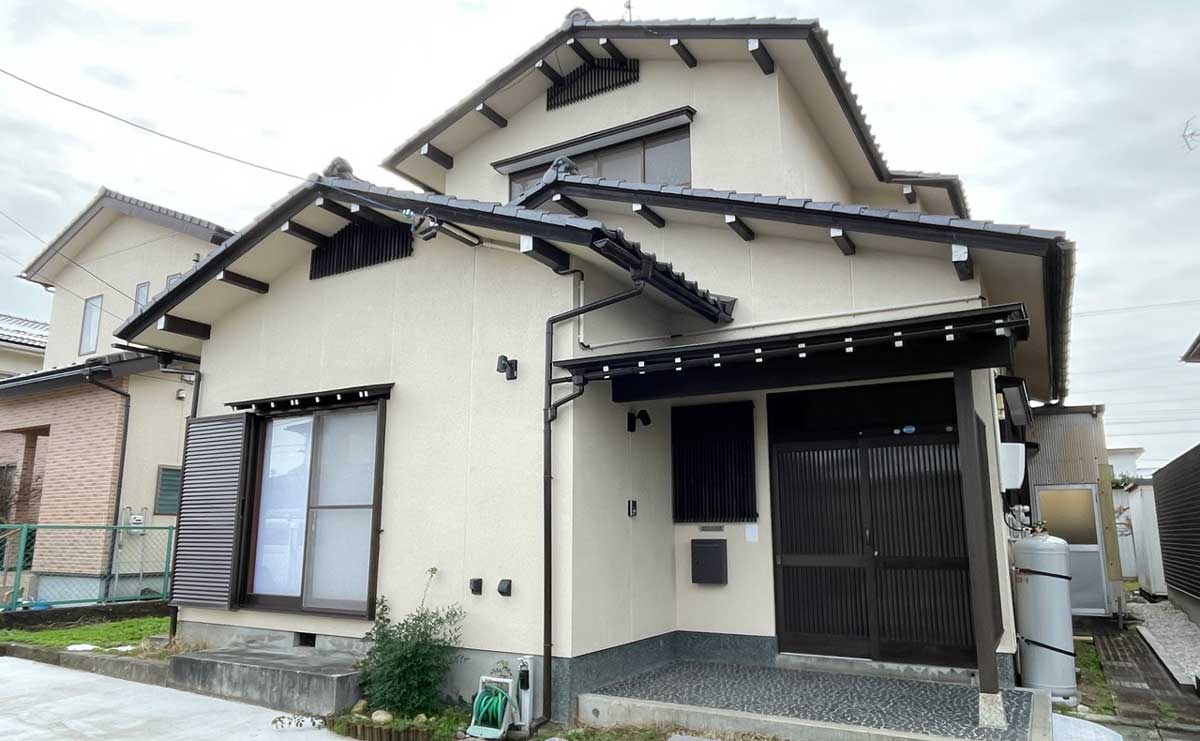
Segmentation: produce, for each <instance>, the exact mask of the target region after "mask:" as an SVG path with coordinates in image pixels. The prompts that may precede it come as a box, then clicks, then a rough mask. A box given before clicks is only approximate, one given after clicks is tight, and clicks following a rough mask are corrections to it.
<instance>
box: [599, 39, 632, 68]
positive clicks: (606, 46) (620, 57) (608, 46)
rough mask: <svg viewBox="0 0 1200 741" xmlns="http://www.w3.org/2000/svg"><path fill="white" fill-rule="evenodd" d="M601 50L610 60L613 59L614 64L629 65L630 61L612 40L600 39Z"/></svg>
mask: <svg viewBox="0 0 1200 741" xmlns="http://www.w3.org/2000/svg"><path fill="white" fill-rule="evenodd" d="M600 48H601V49H603V50H604V53H605V54H607V55H608V57H609V59H612V60H613V61H614V62H617V63H618V64H629V59H628V58H626V56H625V55H624V54H622V53H621V50H620V49H618V48H617V45H616V44H614V43H613V40H612V39H607V38H602V39H600Z"/></svg>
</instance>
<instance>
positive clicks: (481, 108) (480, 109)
mask: <svg viewBox="0 0 1200 741" xmlns="http://www.w3.org/2000/svg"><path fill="white" fill-rule="evenodd" d="M475 112H476V113H478V114H479V115H481V116H483V117H484V118H486V119H487V120H489V121H491V122H492V123H493V124H495V125H496V128H498V129H503V128H504V127H505V126H508V119H507V118H505V117H504V116H501V115H500V114H499V113H496V111H495V110H493V109H492V107H491V106H489V105H488V104H487V103H480V104H479V105H477V106H475Z"/></svg>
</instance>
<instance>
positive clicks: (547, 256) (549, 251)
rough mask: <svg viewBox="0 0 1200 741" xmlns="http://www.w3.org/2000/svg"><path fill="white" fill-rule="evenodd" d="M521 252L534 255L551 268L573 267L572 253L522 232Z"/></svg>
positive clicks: (560, 269) (564, 268) (533, 256)
mask: <svg viewBox="0 0 1200 741" xmlns="http://www.w3.org/2000/svg"><path fill="white" fill-rule="evenodd" d="M521 254H522V255H526V256H528V257H532V258H533V259H534V260H537V261H538V262H540V263H541V264H543V265H545V266H546V267H548V268H550V269H551V270H556V271H562V270H569V269H570V268H571V256H570V255H568V254H567V253H566V252H565V251H564V250H561V249H559V248H558V247H555V246H554V245H552V244H550V243H549V242H547V241H546V240H544V239H541V238H539V237H531V236H529V235H528V234H522V235H521Z"/></svg>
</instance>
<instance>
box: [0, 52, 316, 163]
mask: <svg viewBox="0 0 1200 741" xmlns="http://www.w3.org/2000/svg"><path fill="white" fill-rule="evenodd" d="M0 74H3V75H6V76H8V77H11V78H12V79H14V80H16V81H17V82H20V83H22V84H25V85H28V86H29V87H31V88H33V89H34V90H38V91H41V92H43V93H45V94H46V95H50V96H53V97H55V98H58V99H59V100H62V101H65V102H67V103H70V104H71V105H76V106H79V107H80V108H85V109H87V110H89V111H91V112H92V113H98V114H100V115H101V116H105V117H107V118H111V119H113V120H114V121H119V122H120V123H123V124H125V125H127V126H132V127H134V128H135V129H139V130H141V131H144V132H146V133H147V134H152V135H154V136H158V137H162V138H163V139H166V140H167V141H172V142H175V143H176V144H182V145H183V146H185V147H191V148H192V149H196V150H199V151H201V152H204V153H206V154H211V155H213V156H215V157H220V158H222V159H226V160H229V161H231V162H237V163H238V164H240V165H246V166H247V167H253V168H255V169H257V170H263V171H264V172H271V173H274V174H276V175H282V176H284V177H288V178H293V179H295V180H307V178H304V177H301V176H299V175H296V174H294V173H290V172H286V171H284V170H277V169H275V168H274V167H267V166H266V165H260V164H257V163H255V162H251V161H250V160H244V159H242V158H241V157H234V156H233V155H230V154H224V153H222V152H218V151H217V150H215V149H209V148H208V147H205V146H201V145H199V144H193V143H192V142H189V141H187V140H184V139H180V138H179V137H176V136H171V135H170V134H164V133H163V132H161V131H156V130H154V129H152V128H150V127H149V126H143V125H142V124H140V123H136V122H134V121H130V120H129V119H127V118H122V117H121V116H118V115H116V114H115V113H109V112H108V111H106V110H104V109H102V108H97V107H96V106H93V105H88V104H87V103H84V102H82V101H79V100H75V99H74V98H72V97H69V96H67V95H63V94H62V93H56V92H54V91H53V90H51V89H49V88H45V87H42V86H41V85H38V84H37V83H35V82H32V81H30V80H26V79H25V78H24V77H21V76H20V75H15V74H13V73H12V72H9V71H8V70H6V69H4V68H2V67H0Z"/></svg>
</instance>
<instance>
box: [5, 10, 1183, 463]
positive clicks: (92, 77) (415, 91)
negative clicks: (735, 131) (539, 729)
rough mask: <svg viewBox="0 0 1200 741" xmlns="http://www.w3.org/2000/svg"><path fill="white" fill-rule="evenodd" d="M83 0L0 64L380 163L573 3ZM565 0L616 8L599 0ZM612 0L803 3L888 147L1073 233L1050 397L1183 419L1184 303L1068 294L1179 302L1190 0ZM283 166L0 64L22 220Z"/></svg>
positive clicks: (265, 148) (173, 119) (25, 248)
mask: <svg viewBox="0 0 1200 741" xmlns="http://www.w3.org/2000/svg"><path fill="white" fill-rule="evenodd" d="M101 5H102V4H101V3H98V2H87V3H79V4H74V3H70V2H57V1H55V0H29V1H26V2H22V1H20V0H17V1H15V2H14V1H11V0H10V1H9V2H5V3H3V5H0V67H4V68H6V69H8V70H10V71H12V72H14V73H16V74H19V75H22V76H24V77H27V78H30V79H32V80H34V81H35V82H38V83H40V84H42V85H45V86H47V87H49V88H52V89H55V90H58V91H60V92H64V93H66V94H69V95H72V96H73V97H77V98H80V99H82V100H85V101H87V102H89V103H92V104H93V105H96V106H99V107H101V108H104V109H107V110H110V111H113V112H115V113H118V114H120V115H123V116H125V117H128V118H132V119H134V120H136V121H139V122H141V123H143V124H145V125H148V126H151V127H154V128H157V129H159V130H161V131H164V132H167V133H171V134H173V135H175V136H178V137H182V138H186V139H189V140H192V141H195V142H197V143H201V144H204V145H206V146H208V147H211V148H214V149H218V150H221V151H224V152H228V153H230V154H234V155H239V156H242V157H244V158H247V159H251V160H254V161H257V162H261V163H263V164H267V165H270V166H273V167H276V168H278V169H281V170H286V171H289V172H296V173H300V174H307V173H310V172H313V171H315V170H320V169H322V168H323V167H324V166H325V164H326V163H328V161H329V160H330V159H331V158H332V157H334V156H335V155H341V156H343V157H346V158H347V159H348V160H349V161H350V162H351V163H352V164H353V165H354V166H355V169H356V173H357V174H359V175H361V176H363V177H366V178H368V179H371V180H374V181H376V182H379V183H383V184H399V185H403V184H402V183H400V181H398V180H397V179H396V178H394V177H391V176H389V175H387V174H386V173H385V172H384V171H383V170H381V169H379V168H378V167H377V163H378V162H379V161H380V160H381V159H382V158H383V157H384V155H385V154H387V153H388V152H390V151H391V149H392V148H394V147H395V146H396V145H397V144H399V143H400V142H401V141H402V140H403V139H405V138H407V136H408V135H410V134H411V133H412V132H414V131H415V130H416V129H417V128H419V127H420V126H422V125H424V124H425V123H428V122H429V121H430V120H431V119H433V118H434V117H435V116H436V115H437V114H439V113H440V112H442V111H443V110H445V109H446V108H448V107H450V106H451V105H452V104H454V103H456V102H457V101H458V100H459V99H460V98H462V97H463V96H465V95H466V94H467V93H468V92H469V91H471V90H472V89H474V88H475V87H476V86H477V85H478V84H479V83H480V82H482V81H483V80H484V79H485V78H486V77H488V76H490V75H491V74H493V73H494V72H495V71H496V70H497V69H498V68H499V67H500V66H502V65H504V64H506V63H507V62H509V61H511V60H512V59H513V58H515V57H516V56H518V55H519V54H520V53H521V52H523V51H524V50H526V49H527V48H528V47H530V46H532V45H533V44H534V43H535V42H536V41H538V40H540V39H541V38H542V37H543V36H545V35H546V34H547V33H549V32H550V31H551V30H552V29H553V28H554V27H555V26H557V25H558V24H559V23H560V22H561V21H562V18H563V16H564V15H565V14H566V12H567V11H568V10H570V8H571V7H572V5H573V3H569V2H567V3H556V2H533V1H529V0H527V1H526V2H512V0H508V2H504V3H499V2H497V3H492V2H486V1H484V0H460V1H459V2H422V3H412V2H403V3H398V2H386V3H383V2H381V3H379V4H378V6H376V5H375V4H371V3H351V2H342V3H334V4H330V3H311V4H308V3H289V4H288V5H287V10H286V11H281V7H282V6H280V5H279V4H276V3H249V2H244V1H241V2H236V3H235V2H208V3H204V4H203V6H202V7H201V6H196V5H189V6H186V9H187V10H190V11H192V13H193V15H190V16H185V15H178V14H177V13H179V12H181V11H183V10H184V7H185V6H180V5H178V4H174V3H163V2H157V1H155V2H131V1H129V0H123V1H122V2H121V3H119V4H118V3H109V5H110V6H111V7H109V8H108V9H101V8H100V6H101ZM585 7H587V8H588V10H590V12H591V13H592V15H593V16H594V17H596V18H598V19H604V18H614V17H617V16H619V15H621V13H622V7H621V2H620V1H619V0H605V2H603V3H601V2H592V3H591V4H589V5H586V6H585ZM300 8H304V9H300ZM633 12H634V16H635V17H636V18H677V17H689V16H700V17H703V16H717V17H727V16H739V17H741V16H781V17H818V18H820V20H821V22H822V25H824V27H825V28H826V29H828V31H829V33H830V39H831V41H832V42H833V44H834V45H835V47H836V51H837V53H838V55H839V56H841V57H842V62H843V67H844V68H845V70H846V73H847V75H848V77H849V79H850V81H851V83H852V84H853V85H854V89H855V92H856V93H858V95H859V100H860V102H861V103H862V105H863V107H864V109H865V111H866V114H867V117H868V119H869V121H870V122H871V125H872V128H873V130H874V132H875V134H876V136H877V137H878V139H879V142H880V145H881V147H882V149H883V152H884V155H885V156H886V157H887V159H888V162H889V164H890V165H891V166H892V167H893V168H896V169H905V168H910V169H923V170H936V171H941V172H952V173H957V174H959V175H961V176H962V178H963V180H964V182H965V185H966V191H967V197H968V199H969V202H970V206H971V211H972V214H973V215H974V216H975V217H977V218H984V219H992V220H995V221H1007V222H1017V223H1028V224H1032V225H1034V226H1040V227H1046V228H1054V229H1063V230H1065V231H1066V232H1067V234H1068V236H1069V237H1071V238H1072V239H1074V240H1075V241H1076V243H1077V245H1078V272H1077V276H1076V283H1075V310H1076V312H1084V315H1082V316H1076V317H1075V319H1074V321H1073V323H1072V330H1071V393H1070V395H1069V398H1068V401H1069V402H1071V403H1096V402H1100V403H1105V404H1106V405H1107V407H1108V414H1107V427H1108V433H1109V442H1110V445H1113V446H1116V445H1135V444H1136V445H1142V446H1144V447H1145V448H1146V449H1147V453H1146V458H1147V459H1149V462H1150V463H1151V464H1154V465H1161V464H1162V463H1164V462H1166V460H1168V459H1170V458H1171V457H1173V456H1175V455H1177V454H1178V453H1180V452H1182V451H1183V450H1185V449H1186V448H1188V447H1191V446H1192V445H1193V444H1195V443H1196V442H1198V441H1200V365H1191V366H1184V365H1183V364H1181V363H1178V362H1177V361H1178V358H1179V356H1180V354H1181V353H1182V352H1183V350H1184V349H1185V348H1186V347H1187V345H1188V343H1189V341H1190V340H1191V339H1192V337H1194V336H1195V335H1196V334H1197V333H1200V302H1195V303H1192V304H1190V305H1186V306H1181V307H1178V306H1177V307H1173V308H1168V309H1151V310H1137V311H1129V312H1125V313H1111V314H1106V315H1088V314H1086V312H1090V311H1094V310H1098V309H1106V308H1109V307H1124V306H1136V305H1144V304H1154V303H1163V302H1171V301H1183V300H1196V299H1200V290H1197V288H1198V286H1200V250H1198V249H1197V244H1196V235H1197V220H1198V219H1200V185H1198V181H1197V175H1200V151H1196V152H1193V153H1189V152H1188V151H1187V149H1186V147H1184V145H1183V142H1182V138H1181V131H1182V130H1183V127H1184V124H1185V122H1186V121H1187V120H1188V119H1189V118H1191V117H1192V116H1197V121H1200V45H1197V43H1196V39H1195V31H1196V29H1197V28H1200V3H1196V2H1191V1H1190V0H1180V1H1179V2H1157V3H1129V2H1111V3H1102V2H1090V1H1089V2H1086V3H1082V2H1073V3H1066V2H1062V3H1053V2H1045V1H1041V0H1039V1H1038V2H1028V3H1001V2H991V3H986V4H984V3H962V2H950V1H949V0H947V1H946V2H923V1H921V0H906V1H905V2H894V0H883V1H881V2H870V3H867V2H861V3H858V2H847V0H834V1H832V2H825V1H822V0H814V1H811V2H803V3H795V2H767V1H762V2H733V1H731V0H725V1H724V2H696V1H695V0H689V1H687V2H658V1H652V0H634V7H633ZM293 184H294V183H293V181H290V180H288V179H286V178H283V177H280V176H277V175H270V174H266V173H261V172H257V171H255V170H252V169H248V168H246V167H243V166H241V165H237V164H234V163H230V162H225V161H222V160H220V159H216V158H213V157H211V156H209V155H205V154H201V153H198V152H194V151H191V150H188V149H186V148H183V147H180V146H178V145H175V144H171V143H168V142H165V141H162V140H160V139H156V138H154V137H151V136H148V135H145V134H142V133H139V132H137V131H135V130H133V129H130V128H128V127H125V126H123V125H121V124H119V123H116V122H113V121H109V120H106V119H104V118H101V117H98V116H96V115H95V114H91V113H88V112H85V111H82V110H80V109H77V108H74V107H72V106H70V105H68V104H65V103H63V102H61V101H58V100H55V99H53V98H50V97H47V96H46V95H44V94H42V93H39V92H36V91H34V90H31V89H29V88H27V87H25V86H23V85H20V84H19V83H16V82H14V81H12V80H9V79H7V78H4V77H0V209H2V210H4V211H6V212H7V213H10V214H12V215H13V216H15V217H16V218H18V219H20V220H22V221H23V222H24V223H25V224H26V225H27V226H28V227H30V228H31V229H32V230H33V231H35V232H36V233H37V234H39V235H41V236H42V237H43V238H47V239H48V238H50V237H52V236H53V235H54V234H56V233H57V232H58V231H59V230H60V229H62V227H63V226H65V225H66V223H67V222H68V221H69V220H70V219H72V218H73V217H74V216H75V215H76V214H77V213H78V212H79V210H80V209H81V208H82V207H83V206H84V205H85V204H86V203H87V201H88V200H89V199H90V198H91V197H92V196H93V195H94V194H95V191H96V189H97V188H99V187H100V186H101V185H104V186H107V187H110V188H113V189H116V190H120V191H122V192H124V193H127V194H129V195H133V196H136V197H139V198H144V199H146V200H149V201H153V202H156V203H159V204H162V205H165V206H168V207H171V208H175V209H178V210H181V211H185V212H187V213H191V214H193V215H196V216H200V217H202V218H206V219H210V220H212V221H216V222H217V223H220V224H223V225H225V226H227V227H230V228H234V229H237V228H240V227H241V226H242V225H243V224H244V223H245V222H246V221H247V220H248V219H250V218H251V217H252V216H253V215H255V214H256V213H258V212H259V211H260V210H262V209H263V208H264V207H265V206H266V205H268V204H269V203H271V202H272V201H274V200H275V199H276V198H277V197H279V196H280V195H281V194H282V193H283V192H284V191H285V190H286V189H288V188H290V187H292V185H293ZM704 185H710V186H720V185H721V183H704ZM788 195H794V196H804V195H806V194H804V193H792V194H788ZM38 248H39V245H38V243H37V242H35V241H34V240H33V239H31V238H30V237H28V236H27V235H25V234H24V233H23V232H21V231H20V230H18V229H17V228H15V227H13V226H12V225H11V224H8V223H7V222H4V221H3V220H0V253H3V254H4V255H7V256H9V257H11V258H15V259H16V260H17V261H19V262H20V263H22V264H24V263H26V262H27V261H28V260H29V259H30V258H31V257H32V256H33V255H34V254H35V253H36V251H37V250H38ZM17 270H18V266H17V265H16V264H14V263H13V262H12V261H11V260H9V259H7V258H5V257H0V273H3V277H0V312H7V313H15V314H21V315H26V316H32V317H41V318H45V317H46V316H47V315H48V313H49V296H48V295H47V294H45V293H44V292H43V291H42V289H41V288H38V287H35V286H32V285H30V284H27V283H24V282H23V281H20V280H18V279H16V278H12V277H9V276H10V275H11V274H12V273H15V272H17ZM1122 420H1126V421H1122ZM1133 420H1138V422H1134V421H1133ZM1142 420H1154V421H1152V422H1149V423H1143V422H1141V421H1142ZM1180 431H1183V432H1180ZM1166 433H1170V434H1166Z"/></svg>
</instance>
